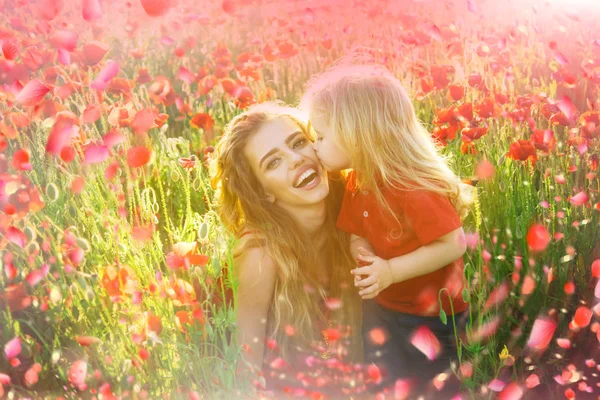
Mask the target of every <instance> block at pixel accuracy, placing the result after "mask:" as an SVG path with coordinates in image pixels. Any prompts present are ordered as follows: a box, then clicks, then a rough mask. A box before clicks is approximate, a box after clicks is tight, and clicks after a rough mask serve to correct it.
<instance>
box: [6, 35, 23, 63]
mask: <svg viewBox="0 0 600 400" xmlns="http://www.w3.org/2000/svg"><path fill="white" fill-rule="evenodd" d="M2 53H4V58H6V59H7V60H14V59H15V58H17V56H18V55H19V40H18V39H16V38H10V39H6V40H4V41H3V42H2Z"/></svg>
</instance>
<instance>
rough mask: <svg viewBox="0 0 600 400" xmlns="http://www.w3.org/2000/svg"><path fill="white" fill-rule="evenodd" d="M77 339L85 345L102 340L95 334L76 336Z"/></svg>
mask: <svg viewBox="0 0 600 400" xmlns="http://www.w3.org/2000/svg"><path fill="white" fill-rule="evenodd" d="M75 340H76V341H77V343H79V344H80V345H82V346H84V347H86V346H89V345H91V344H95V343H100V342H102V341H101V340H100V339H98V338H96V337H93V336H75Z"/></svg>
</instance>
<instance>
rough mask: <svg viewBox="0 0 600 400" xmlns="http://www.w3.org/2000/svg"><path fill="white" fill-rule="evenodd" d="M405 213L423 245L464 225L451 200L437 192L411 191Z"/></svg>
mask: <svg viewBox="0 0 600 400" xmlns="http://www.w3.org/2000/svg"><path fill="white" fill-rule="evenodd" d="M404 215H405V218H406V221H407V222H408V224H409V225H410V227H411V228H412V230H413V231H414V232H415V235H416V236H417V239H419V242H420V243H421V245H422V246H425V245H427V244H429V243H431V242H433V241H434V240H436V239H439V238H440V237H442V236H444V235H446V234H448V233H450V232H452V231H454V230H456V229H458V228H460V227H461V226H462V223H461V221H460V217H459V216H458V213H457V212H456V210H455V209H454V206H453V205H452V203H450V200H449V199H448V198H447V197H445V196H443V195H441V194H439V193H435V192H428V191H420V190H419V191H415V192H411V193H410V195H408V197H407V199H406V203H405V205H404Z"/></svg>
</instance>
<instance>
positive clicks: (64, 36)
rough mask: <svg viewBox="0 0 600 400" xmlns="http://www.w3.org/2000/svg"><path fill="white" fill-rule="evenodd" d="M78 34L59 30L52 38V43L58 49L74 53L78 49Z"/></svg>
mask: <svg viewBox="0 0 600 400" xmlns="http://www.w3.org/2000/svg"><path fill="white" fill-rule="evenodd" d="M77 39H78V36H77V33H75V32H71V31H65V30H57V31H55V32H54V33H53V34H52V35H51V36H50V43H52V45H53V46H54V47H56V48H57V49H63V50H66V51H68V52H72V51H73V50H75V47H77Z"/></svg>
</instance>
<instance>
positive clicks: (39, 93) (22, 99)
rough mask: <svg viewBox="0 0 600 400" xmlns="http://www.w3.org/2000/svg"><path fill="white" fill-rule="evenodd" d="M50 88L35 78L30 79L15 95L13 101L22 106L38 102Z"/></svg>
mask: <svg viewBox="0 0 600 400" xmlns="http://www.w3.org/2000/svg"><path fill="white" fill-rule="evenodd" d="M49 91H50V89H48V87H46V85H44V84H43V83H42V82H40V81H39V80H37V79H32V80H30V81H29V82H28V83H27V85H25V87H24V88H23V89H21V91H20V92H19V94H18V95H17V97H16V98H15V101H16V102H17V103H19V104H21V105H23V106H34V105H36V104H38V103H39V102H40V101H42V99H43V98H44V96H45V95H46V93H48V92H49Z"/></svg>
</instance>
